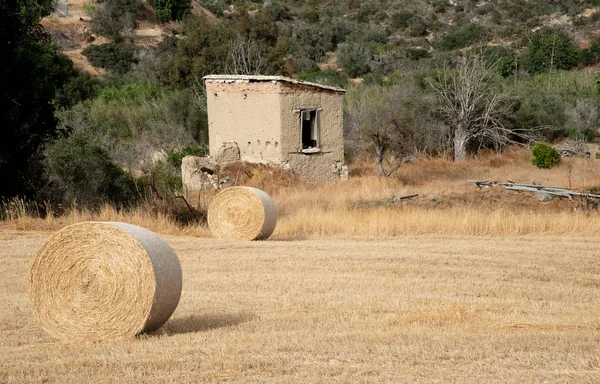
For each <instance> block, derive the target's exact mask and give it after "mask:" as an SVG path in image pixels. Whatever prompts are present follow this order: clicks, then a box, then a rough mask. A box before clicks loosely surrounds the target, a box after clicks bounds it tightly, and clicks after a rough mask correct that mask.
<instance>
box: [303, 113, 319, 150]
mask: <svg viewBox="0 0 600 384" xmlns="http://www.w3.org/2000/svg"><path fill="white" fill-rule="evenodd" d="M300 121H301V124H302V126H301V128H302V149H303V150H304V149H313V148H319V121H318V117H317V111H316V110H305V111H301V113H300Z"/></svg>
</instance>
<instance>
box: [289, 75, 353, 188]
mask: <svg viewBox="0 0 600 384" xmlns="http://www.w3.org/2000/svg"><path fill="white" fill-rule="evenodd" d="M343 99H344V94H343V93H341V92H332V91H323V90H317V89H312V88H310V87H305V86H298V85H293V84H285V85H284V86H283V92H282V95H281V127H282V133H281V142H282V155H283V157H282V160H283V165H284V166H285V167H289V168H290V169H291V170H292V171H294V172H295V173H297V174H298V175H300V176H301V177H303V178H305V179H307V180H333V179H337V178H339V177H340V171H341V169H342V166H343V164H344V132H343V118H344V117H343ZM303 108H318V109H319V111H318V120H319V139H320V143H319V148H320V152H317V153H310V154H306V153H302V139H301V128H300V124H301V122H300V113H299V112H297V111H298V110H299V109H303Z"/></svg>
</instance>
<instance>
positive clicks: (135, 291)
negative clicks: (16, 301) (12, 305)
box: [29, 222, 182, 341]
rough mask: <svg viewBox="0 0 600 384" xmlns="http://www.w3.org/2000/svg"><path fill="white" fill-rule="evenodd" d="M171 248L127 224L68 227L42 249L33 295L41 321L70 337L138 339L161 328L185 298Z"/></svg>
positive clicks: (55, 333) (37, 258)
mask: <svg viewBox="0 0 600 384" xmlns="http://www.w3.org/2000/svg"><path fill="white" fill-rule="evenodd" d="M181 287H182V273H181V265H180V263H179V259H178V258H177V255H176V254H175V252H174V251H173V250H172V249H171V247H170V246H169V245H168V244H167V243H166V242H165V241H164V240H163V239H161V238H160V237H159V236H158V235H156V234H154V233H153V232H151V231H149V230H147V229H144V228H141V227H138V226H135V225H131V224H127V223H118V222H83V223H78V224H73V225H70V226H68V227H65V228H63V229H62V230H60V231H58V232H57V233H56V234H54V235H53V236H52V237H51V238H50V239H49V240H48V241H46V243H45V244H44V245H43V246H42V248H41V249H40V250H39V251H38V253H37V254H36V256H35V259H34V261H33V264H32V266H31V271H30V289H29V295H30V298H31V302H32V306H33V308H34V310H35V312H36V313H37V316H38V319H39V321H40V324H41V326H42V328H43V329H44V330H46V331H47V332H48V333H49V334H51V335H52V336H53V337H55V338H57V339H61V340H65V341H103V340H114V339H123V338H132V337H134V336H136V335H138V334H140V333H142V332H152V331H155V330H157V329H158V328H160V327H161V326H162V325H163V324H164V323H165V322H166V321H167V320H168V319H169V317H170V316H171V315H172V314H173V311H175V308H176V307H177V304H178V303H179V299H180V296H181Z"/></svg>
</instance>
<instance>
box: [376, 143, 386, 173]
mask: <svg viewBox="0 0 600 384" xmlns="http://www.w3.org/2000/svg"><path fill="white" fill-rule="evenodd" d="M384 152H385V148H384V147H383V146H381V145H377V144H376V145H375V162H376V163H377V169H379V176H387V175H386V173H385V169H383V153H384Z"/></svg>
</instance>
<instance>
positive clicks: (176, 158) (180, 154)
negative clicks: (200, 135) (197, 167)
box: [168, 145, 208, 168]
mask: <svg viewBox="0 0 600 384" xmlns="http://www.w3.org/2000/svg"><path fill="white" fill-rule="evenodd" d="M206 155H208V149H207V148H206V147H204V146H201V145H186V146H185V147H183V149H182V150H181V151H170V152H169V159H168V160H169V163H170V164H171V165H172V166H174V167H175V168H181V160H183V158H184V157H186V156H206Z"/></svg>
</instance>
